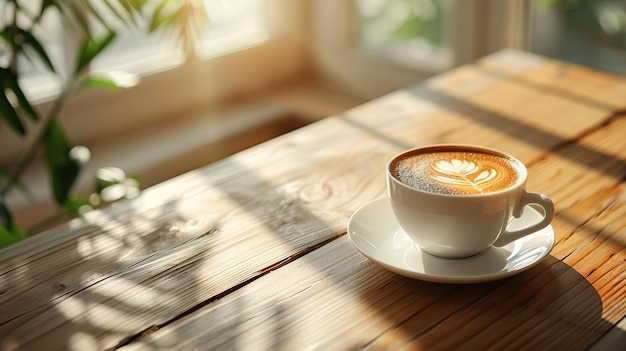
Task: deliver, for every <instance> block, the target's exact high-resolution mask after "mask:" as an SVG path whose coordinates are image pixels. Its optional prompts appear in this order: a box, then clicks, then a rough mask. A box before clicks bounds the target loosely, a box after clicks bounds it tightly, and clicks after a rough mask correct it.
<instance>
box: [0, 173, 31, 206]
mask: <svg viewBox="0 0 626 351" xmlns="http://www.w3.org/2000/svg"><path fill="white" fill-rule="evenodd" d="M0 179H4V180H6V181H7V182H8V181H9V180H10V179H11V173H10V172H9V170H8V169H6V168H4V167H0ZM14 184H16V185H17V188H18V189H19V190H20V191H21V192H22V194H23V195H24V196H25V197H26V198H27V199H28V200H29V201H32V200H33V199H34V196H33V193H32V192H31V191H30V190H29V189H28V187H27V186H26V184H24V182H22V181H20V180H19V179H18V180H16V181H15V183H14Z"/></svg>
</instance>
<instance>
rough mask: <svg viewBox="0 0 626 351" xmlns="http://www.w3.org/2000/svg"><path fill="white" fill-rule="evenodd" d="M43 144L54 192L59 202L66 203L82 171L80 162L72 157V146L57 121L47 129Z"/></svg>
mask: <svg viewBox="0 0 626 351" xmlns="http://www.w3.org/2000/svg"><path fill="white" fill-rule="evenodd" d="M43 146H44V155H45V158H46V164H47V166H48V172H49V173H50V180H51V185H52V193H53V194H54V198H55V200H56V201H57V203H58V204H60V205H64V204H65V203H67V201H68V200H69V193H70V190H71V189H72V187H73V185H74V183H75V182H76V179H77V178H78V174H79V173H80V169H81V167H80V164H79V163H78V162H77V161H76V160H74V159H72V158H71V157H70V149H71V147H70V145H69V143H68V141H67V139H66V137H65V133H64V132H63V129H62V128H61V126H60V125H59V124H58V123H57V122H52V123H51V124H50V126H49V127H48V129H47V130H46V133H45V135H44V143H43Z"/></svg>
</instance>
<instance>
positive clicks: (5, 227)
mask: <svg viewBox="0 0 626 351" xmlns="http://www.w3.org/2000/svg"><path fill="white" fill-rule="evenodd" d="M24 238H26V234H24V232H23V231H22V230H21V229H20V228H19V227H18V226H17V225H16V224H15V223H14V222H13V219H12V218H11V213H10V212H9V210H8V209H7V207H6V206H5V205H4V203H3V202H2V201H0V248H2V247H5V246H9V245H11V244H13V243H15V242H18V241H20V240H22V239H24Z"/></svg>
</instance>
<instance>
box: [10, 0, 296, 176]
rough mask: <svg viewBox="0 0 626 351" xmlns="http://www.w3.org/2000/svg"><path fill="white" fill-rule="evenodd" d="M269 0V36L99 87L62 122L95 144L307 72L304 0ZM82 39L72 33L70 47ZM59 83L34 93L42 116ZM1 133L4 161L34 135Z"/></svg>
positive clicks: (75, 100) (68, 109)
mask: <svg viewBox="0 0 626 351" xmlns="http://www.w3.org/2000/svg"><path fill="white" fill-rule="evenodd" d="M261 1H264V2H265V6H266V14H265V15H266V16H267V26H268V28H267V31H268V35H267V37H266V38H258V37H256V38H252V40H251V41H249V42H242V43H241V46H240V47H237V48H232V47H231V48H228V47H225V48H224V50H222V51H216V52H215V53H214V54H212V55H209V56H206V57H202V58H199V57H197V56H196V57H194V56H192V57H188V58H186V59H184V60H182V62H173V64H171V65H169V66H161V67H157V68H156V69H153V70H148V71H147V72H145V73H142V74H140V76H141V80H140V81H139V83H138V84H137V85H136V86H134V87H132V88H130V89H127V90H122V91H119V92H110V91H107V90H104V89H91V90H86V91H83V92H80V93H79V94H77V95H74V96H72V97H71V98H69V99H68V100H67V102H66V104H65V106H64V107H63V109H62V111H61V113H60V115H59V121H60V123H61V124H62V125H63V126H65V129H66V133H67V134H68V137H69V138H70V140H71V142H72V143H74V144H81V145H87V146H90V145H92V144H95V143H98V142H101V141H104V140H111V139H114V138H115V137H116V136H117V135H119V134H120V133H128V132H132V131H133V130H136V129H140V128H142V127H145V126H149V125H153V124H155V123H159V122H160V121H166V120H169V121H171V119H172V118H185V117H187V116H188V115H192V114H196V115H197V113H199V112H201V111H206V110H210V109H214V108H216V107H217V106H218V105H219V104H222V103H224V102H226V101H229V100H232V99H236V98H242V97H246V96H248V95H251V94H255V93H257V92H259V91H261V90H263V89H265V88H267V87H270V86H273V85H276V84H280V83H281V82H284V81H287V80H290V79H293V78H294V77H296V76H298V75H300V74H301V72H302V71H303V70H304V69H305V65H306V55H305V50H304V45H303V43H302V40H303V32H304V27H303V23H302V22H301V21H297V20H294V18H302V17H303V14H304V13H305V11H304V10H303V4H302V3H295V2H293V1H290V0H261ZM77 41H78V38H74V39H71V38H70V39H69V40H68V42H67V45H68V47H71V46H72V45H76V42H77ZM58 88H59V87H58V84H54V83H52V84H47V85H46V86H45V87H42V89H38V90H36V91H34V93H35V95H30V96H31V97H32V100H33V101H34V102H35V103H34V108H35V109H37V110H38V111H39V113H40V114H41V115H45V114H46V112H47V111H49V109H50V108H51V107H52V105H53V102H54V100H55V98H56V96H57V95H58ZM36 128H37V126H32V129H33V130H35V129H36ZM29 134H30V135H32V134H36V133H33V132H31V133H29ZM0 137H1V138H2V140H3V143H2V144H3V148H2V150H0V162H2V163H3V164H5V163H6V164H10V163H13V162H16V161H17V160H18V159H19V157H20V156H21V155H22V154H23V153H24V152H25V150H26V148H27V147H28V145H29V142H30V140H32V138H26V139H21V138H19V137H17V136H15V135H13V134H12V133H10V132H9V131H7V130H2V131H0ZM5 145H6V147H5Z"/></svg>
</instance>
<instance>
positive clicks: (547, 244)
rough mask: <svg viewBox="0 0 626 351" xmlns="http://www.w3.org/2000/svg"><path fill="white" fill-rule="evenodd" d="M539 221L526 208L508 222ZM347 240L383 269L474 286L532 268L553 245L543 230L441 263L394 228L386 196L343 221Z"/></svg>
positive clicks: (550, 233)
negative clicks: (346, 222)
mask: <svg viewBox="0 0 626 351" xmlns="http://www.w3.org/2000/svg"><path fill="white" fill-rule="evenodd" d="M539 219H541V215H540V214H539V212H537V210H535V209H533V208H532V207H527V208H526V209H525V211H524V214H523V215H522V217H521V218H519V219H515V220H514V221H513V223H511V225H512V226H514V227H519V228H523V227H525V226H527V225H528V224H532V223H535V222H536V221H538V220H539ZM348 236H349V237H350V239H351V240H352V243H353V244H354V245H355V246H356V248H357V249H358V250H359V251H360V252H361V253H363V254H364V255H365V256H366V257H367V258H369V259H370V260H372V261H374V262H376V263H378V264H379V265H381V266H383V267H384V268H386V269H388V270H390V271H392V272H394V273H397V274H400V275H403V276H406V277H409V278H414V279H420V280H426V281H431V282H438V283H479V282H486V281H491V280H497V279H503V278H506V277H510V276H512V275H515V274H518V273H520V272H523V271H525V270H527V269H529V268H530V267H532V266H534V265H535V264H537V263H538V262H539V261H540V260H541V259H542V258H544V257H545V256H546V255H547V254H548V253H550V250H552V247H553V246H554V241H555V235H554V230H553V229H552V226H547V227H546V228H544V229H541V230H539V231H537V232H535V233H532V234H530V235H527V236H525V237H523V238H521V239H518V240H516V241H514V242H512V243H510V244H508V245H506V246H503V247H491V248H489V249H487V250H486V251H484V252H482V253H481V254H479V255H476V256H472V257H469V258H460V259H446V258H440V257H435V256H432V255H430V254H427V253H425V252H422V251H421V250H420V249H419V247H418V246H417V244H415V243H414V242H413V241H412V240H411V239H409V237H408V236H407V235H406V234H405V233H404V231H403V230H402V229H401V228H400V226H399V225H398V222H397V221H396V218H395V216H394V214H393V211H392V209H391V204H390V203H389V198H388V197H384V198H380V199H377V200H374V201H372V202H369V203H367V204H365V205H363V206H362V207H361V208H359V209H358V210H356V212H354V214H353V215H352V217H350V220H349V221H348Z"/></svg>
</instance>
